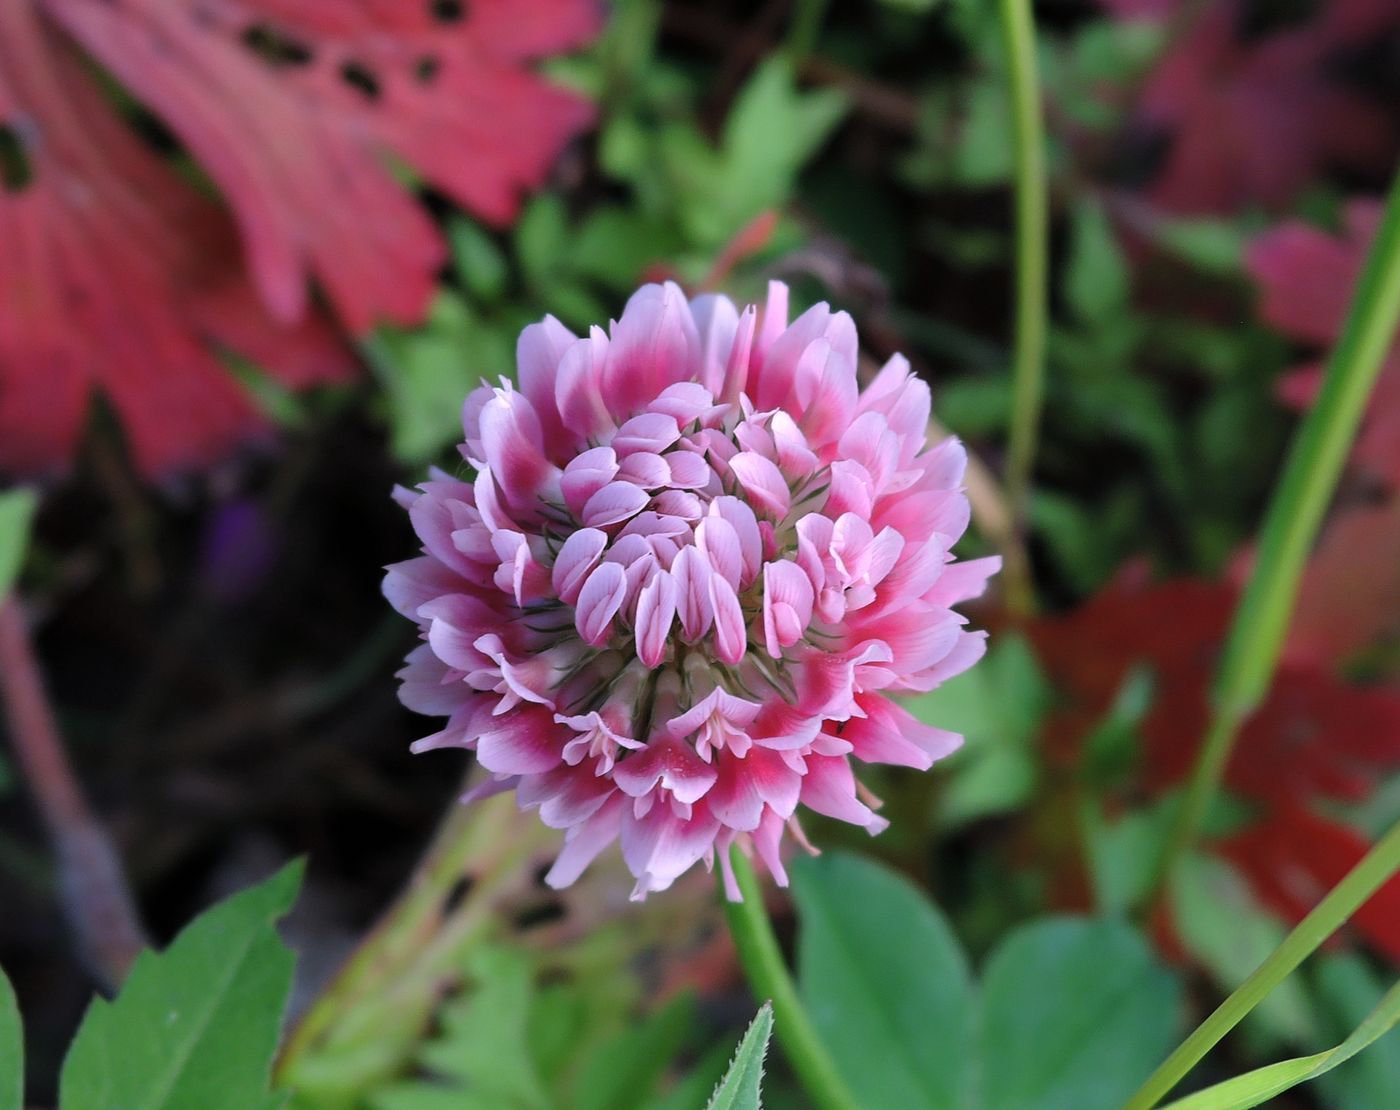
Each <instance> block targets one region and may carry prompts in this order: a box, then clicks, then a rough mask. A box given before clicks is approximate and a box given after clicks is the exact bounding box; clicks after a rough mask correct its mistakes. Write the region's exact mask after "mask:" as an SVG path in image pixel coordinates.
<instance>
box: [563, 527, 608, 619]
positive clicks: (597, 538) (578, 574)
mask: <svg viewBox="0 0 1400 1110" xmlns="http://www.w3.org/2000/svg"><path fill="white" fill-rule="evenodd" d="M607 546H608V536H607V533H606V532H600V531H599V530H598V529H597V528H580V529H579V530H578V531H576V532H572V533H570V535H569V538H568V539H567V540H565V541H564V546H563V547H561V548H560V549H559V554H558V555H556V556H555V557H554V570H553V572H552V574H551V576H550V579H551V582H552V584H553V586H554V592H555V594H556V595H557V596H558V598H559V600H561V601H563V602H564V603H565V604H568V605H576V604H577V603H578V596H579V591H580V590H582V589H583V583H584V580H585V579H586V578H587V577H588V574H589V572H590V571H591V570H592V569H593V568H594V567H595V566H596V565H597V563H598V560H599V559H601V558H602V557H603V549H604V548H606V547H607Z"/></svg>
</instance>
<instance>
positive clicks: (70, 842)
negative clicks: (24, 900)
mask: <svg viewBox="0 0 1400 1110" xmlns="http://www.w3.org/2000/svg"><path fill="white" fill-rule="evenodd" d="M0 700H3V702H4V706H5V711H6V714H5V715H6V720H7V722H8V724H9V732H10V740H11V743H13V744H14V748H15V753H16V754H17V755H18V756H19V764H20V767H21V768H23V770H24V777H25V779H26V781H27V782H28V784H29V787H30V789H31V790H32V791H33V792H34V798H35V801H36V802H37V803H38V806H39V812H40V814H41V815H42V817H43V819H44V824H45V825H46V826H47V827H48V831H49V836H50V837H51V839H52V840H53V845H54V852H55V855H56V856H57V858H58V870H59V876H60V880H61V892H62V896H63V904H64V910H65V911H66V913H67V916H68V920H69V922H70V924H71V926H72V929H73V931H74V933H75V934H76V936H77V940H78V944H79V946H80V948H81V951H82V954H83V957H84V958H85V959H86V960H87V961H88V962H89V964H90V965H91V967H92V970H93V971H94V972H95V973H96V974H97V975H98V976H99V977H100V978H101V979H102V981H103V984H104V985H105V986H106V987H108V988H111V989H115V988H116V987H118V986H120V985H121V982H122V980H123V979H124V978H125V976H126V972H127V969H128V968H130V966H131V964H132V962H133V961H134V960H135V959H136V956H137V954H138V953H139V952H140V951H141V949H142V947H143V946H144V944H145V936H144V933H143V932H142V929H141V923H140V921H139V919H138V917H137V913H136V900H135V899H134V898H133V897H132V894H131V889H130V887H129V886H128V885H127V881H126V874H125V872H124V871H123V869H122V865H121V858H120V856H118V854H117V850H116V847H115V845H114V844H113V843H112V839H111V837H110V836H108V835H107V830H106V829H105V828H103V826H102V822H101V821H99V820H98V818H97V815H96V814H95V813H93V811H92V808H91V806H89V805H88V802H87V799H86V798H85V797H84V796H83V791H82V787H80V786H79V785H78V778H77V775H76V774H75V773H74V771H73V764H72V763H71V762H70V760H69V758H68V751H67V749H66V748H65V747H64V746H63V736H62V734H61V733H60V732H59V730H58V722H57V720H55V718H54V712H53V707H52V706H51V705H50V704H49V699H48V694H47V692H46V690H45V689H44V679H43V674H42V672H41V670H40V667H39V661H38V659H37V658H36V656H35V653H34V642H33V640H32V639H31V638H30V634H29V626H28V623H27V622H26V620H25V617H24V614H23V613H22V612H21V611H20V605H19V601H18V600H17V599H16V598H15V597H14V596H13V595H11V596H9V597H8V598H7V597H0Z"/></svg>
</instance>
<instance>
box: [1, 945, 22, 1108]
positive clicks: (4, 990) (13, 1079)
mask: <svg viewBox="0 0 1400 1110" xmlns="http://www.w3.org/2000/svg"><path fill="white" fill-rule="evenodd" d="M23 1107H24V1025H23V1023H22V1022H21V1020H20V1015H19V1003H18V1002H17V1001H16V1000H15V989H14V987H12V986H10V980H9V979H7V978H6V977H5V972H4V970H3V969H0V1110H23Z"/></svg>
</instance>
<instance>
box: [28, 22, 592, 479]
mask: <svg viewBox="0 0 1400 1110" xmlns="http://www.w3.org/2000/svg"><path fill="white" fill-rule="evenodd" d="M598 22H599V9H598V7H597V6H596V5H595V4H594V3H593V2H592V0H528V2H526V0H476V2H474V3H472V4H470V5H464V4H460V3H458V4H454V3H438V4H428V3H422V4H418V3H414V4H408V3H400V2H398V0H366V2H363V3H359V4H348V3H331V2H328V0H321V2H314V0H313V2H302V3H292V2H290V0H229V2H221V3H218V4H206V3H202V2H196V0H168V2H161V3H157V2H155V0H106V2H98V0H4V2H3V3H0V128H3V129H4V130H3V132H0V138H3V139H8V140H11V142H12V145H13V141H16V140H17V142H18V149H19V152H20V154H21V157H22V163H21V164H20V165H19V168H18V172H16V167H15V165H13V164H9V163H7V165H8V166H9V172H10V173H11V175H12V177H13V180H10V179H7V180H5V181H4V182H0V258H3V260H4V265H3V268H0V467H4V468H6V469H10V470H20V471H39V470H45V469H51V468H53V467H56V466H59V465H61V464H62V463H63V462H65V461H66V460H67V459H68V458H70V457H71V455H72V451H73V448H74V444H75V442H76V439H77V436H78V433H79V431H80V429H81V426H82V423H83V420H84V417H85V414H86V412H87V409H88V406H89V402H90V400H91V397H92V395H93V394H94V392H98V391H100V392H101V393H103V394H105V395H106V396H107V397H108V398H109V399H110V400H111V402H112V404H113V406H114V408H115V409H116V410H117V412H118V414H119V415H120V417H121V419H122V422H123V425H124V427H125V430H126V433H127V436H128V438H129V440H130V443H131V447H132V451H133V453H134V455H135V458H136V462H137V465H138V466H139V467H140V468H141V469H142V471H143V472H145V473H147V474H151V475H155V474H160V473H164V472H167V471H169V470H171V469H175V468H183V467H188V466H197V465H200V464H203V463H207V462H209V461H212V460H214V459H217V458H218V457H220V456H221V455H223V454H225V453H226V452H227V451H228V450H229V449H230V448H231V447H232V446H233V445H234V444H236V443H237V442H239V441H240V440H242V439H243V438H246V436H247V435H248V434H250V433H252V432H254V431H255V430H256V429H258V428H259V427H260V426H261V425H260V422H259V420H258V417H257V415H256V413H255V412H254V411H253V409H252V407H251V405H250V404H249V402H248V400H247V398H246V396H245V394H244V392H243V390H242V389H241V388H240V387H239V386H238V385H237V384H236V383H235V382H234V381H233V380H232V379H231V378H230V377H229V376H228V374H227V372H226V371H225V369H224V367H223V366H222V364H221V363H220V361H219V360H218V358H217V357H216V355H217V352H218V351H220V350H223V349H228V350H232V351H236V352H238V353H241V354H243V355H246V356H248V357H249V358H251V359H253V360H254V361H256V362H257V363H259V364H261V365H262V366H263V367H265V368H266V369H267V370H268V371H270V372H271V373H272V374H274V375H275V376H276V377H277V378H279V379H280V380H282V381H283V382H285V383H286V384H288V385H291V386H294V387H296V386H303V385H308V384H311V383H314V382H318V381H325V380H331V379H335V378H340V377H344V376H346V375H347V374H349V373H350V372H351V371H352V369H353V360H352V359H351V358H350V356H349V353H348V352H347V351H346V350H345V349H344V348H343V346H342V345H341V344H340V343H339V342H338V340H337V339H336V338H335V336H334V333H333V331H332V329H331V328H330V327H329V326H328V324H327V323H326V322H325V321H324V320H322V319H320V318H319V317H318V315H317V314H316V313H314V312H312V311H309V310H308V300H307V297H308V279H310V280H312V281H314V282H316V283H318V284H319V285H320V286H321V287H322V288H324V290H325V291H326V294H327V296H328V298H329V300H330V302H331V303H332V306H333V307H334V308H335V309H336V310H337V311H338V312H339V314H340V316H341V317H342V319H343V320H344V321H345V322H346V324H348V325H349V326H350V327H351V328H352V329H353V330H357V331H358V330H363V329H365V328H367V327H369V326H370V325H371V324H373V323H374V322H376V321H378V320H389V321H395V322H411V321H414V320H416V319H418V318H420V317H421V315H422V313H423V311H424V310H425V309H426V305H427V302H428V298H429V297H430V295H431V293H432V289H433V284H434V279H435V273H436V270H437V268H438V267H439V265H440V263H441V261H442V259H443V256H444V247H443V245H442V242H441V240H440V237H439V235H438V233H437V231H436V229H435V227H434V225H433V224H432V222H431V221H430V220H429V219H428V217H427V215H426V214H425V213H424V212H423V211H422V209H421V208H420V207H419V205H418V203H417V201H416V200H415V199H414V198H413V197H412V195H411V194H410V193H408V192H406V191H405V190H404V189H403V188H402V187H401V186H400V185H399V184H398V183H397V181H396V179H395V177H394V176H393V173H392V171H391V168H390V165H389V162H388V160H389V159H391V158H395V159H398V160H399V161H401V162H402V163H404V164H407V165H408V166H410V167H412V168H413V169H415V170H417V171H418V172H419V173H421V174H422V175H423V177H424V178H425V179H426V180H427V181H429V182H430V183H432V184H433V185H435V186H436V187H438V188H439V189H440V190H441V191H443V192H444V193H446V194H447V195H448V196H450V197H452V198H453V199H455V200H457V201H458V202H460V203H461V204H462V205H464V206H465V207H467V208H469V209H471V210H472V211H473V212H475V213H476V214H478V215H479V216H481V217H482V218H484V219H487V220H491V221H494V222H497V223H500V222H505V221H508V220H510V219H511V218H512V217H513V216H514V214H515V212H516V209H517V206H518V204H519V200H520V197H521V194H522V192H523V191H524V190H527V189H529V188H531V187H533V186H535V185H538V184H539V182H540V181H541V179H542V178H543V175H544V174H545V172H546V171H547V169H548V167H549V164H550V163H551V162H552V160H553V158H554V156H555V155H556V154H557V153H558V151H559V149H560V147H561V146H562V145H563V143H564V142H565V141H567V139H568V138H570V137H571V136H572V135H573V134H575V133H577V131H578V130H579V129H580V128H582V127H583V126H584V125H585V124H586V123H587V122H588V119H589V118H590V114H591V110H590V108H589V106H588V105H587V104H586V103H584V102H583V101H581V100H580V99H579V98H577V97H576V96H574V95H573V94H571V93H568V92H565V91H563V90H560V89H557V88H555V87H553V86H551V85H549V84H548V83H547V82H545V81H544V80H543V79H542V78H540V77H539V76H537V75H536V74H534V73H533V72H531V71H530V69H529V68H528V67H527V63H529V62H530V61H531V60H533V59H535V58H538V57H541V56H543V55H545V54H548V53H552V52H555V51H558V50H562V49H566V48H568V47H570V46H573V45H575V44H577V43H579V42H581V41H583V40H585V39H586V38H587V37H588V36H590V35H591V34H592V33H593V31H594V30H596V28H597V26H598ZM78 47H81V48H82V49H85V50H86V51H88V52H89V53H90V54H91V55H93V56H95V57H96V58H97V60H98V61H100V62H101V63H102V64H103V65H105V66H106V67H107V68H108V69H109V70H110V71H111V72H112V73H113V74H115V75H116V76H117V77H118V78H119V79H120V81H121V82H122V83H123V84H125V85H126V86H127V87H128V88H129V89H130V90H131V91H132V92H133V93H134V95H135V96H136V97H137V98H138V99H139V100H141V101H142V102H143V103H144V104H145V106H146V107H148V108H149V109H150V110H151V111H152V112H153V113H154V115H155V116H157V117H158V118H159V119H161V120H162V121H163V122H164V123H165V124H166V125H168V127H169V128H170V130H171V131H172V132H173V133H174V134H175V136H176V137H177V138H178V139H179V141H180V142H181V144H182V145H183V146H184V147H185V148H186V149H187V150H188V151H189V153H190V154H191V155H192V156H193V157H194V158H195V160H196V161H197V162H198V163H200V165H201V166H202V168H203V169H204V170H205V171H206V172H207V173H208V175H209V178H210V179H211V181H212V183H213V185H214V186H215V187H216V189H217V190H218V192H219V194H220V196H221V198H222V200H223V201H224V202H225V203H226V204H227V206H228V207H227V208H224V207H223V205H221V204H219V203H216V202H215V201H213V200H210V199H208V198H207V197H205V196H204V195H203V193H202V192H201V191H199V190H198V189H196V188H195V187H193V186H191V185H190V184H189V183H188V182H187V181H186V179H184V178H183V177H181V176H180V175H178V174H177V173H175V172H174V170H173V169H172V168H171V167H170V166H169V165H168V164H167V163H166V162H165V161H164V160H162V159H161V158H159V157H157V156H156V155H155V154H154V153H153V152H152V151H151V150H150V149H149V148H148V146H147V145H146V144H145V143H144V141H143V140H141V139H140V138H139V137H138V136H137V134H136V133H135V132H133V131H132V130H131V129H130V128H129V126H128V125H127V123H126V122H125V121H124V120H123V118H122V117H121V116H119V115H118V114H117V113H116V112H114V111H113V109H112V107H111V105H110V104H109V103H108V101H107V99H106V98H105V97H104V95H103V94H102V92H101V90H100V89H99V88H98V86H97V84H96V83H95V82H94V81H93V80H92V78H91V66H90V65H89V63H88V62H87V61H85V60H84V59H83V58H82V57H81V56H80V54H79V52H78ZM13 153H14V150H13V149H12V150H11V154H12V155H13ZM13 161H14V159H13V158H11V159H10V162H11V163H13ZM245 270H246V274H245ZM250 278H251V280H250Z"/></svg>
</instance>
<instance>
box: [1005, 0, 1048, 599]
mask: <svg viewBox="0 0 1400 1110" xmlns="http://www.w3.org/2000/svg"><path fill="white" fill-rule="evenodd" d="M998 4H999V8H1000V14H1001V31H1002V42H1003V44H1004V46H1005V48H1006V55H1007V71H1008V76H1009V78H1010V91H1011V123H1012V132H1013V142H1014V147H1013V152H1014V155H1015V164H1016V181H1015V188H1016V278H1015V283H1016V284H1015V292H1016V309H1015V346H1014V349H1013V353H1012V363H1011V366H1012V370H1011V404H1012V408H1011V433H1010V440H1009V442H1008V445H1007V457H1006V488H1007V494H1008V497H1009V499H1010V502H1011V511H1012V513H1013V515H1014V517H1015V519H1016V521H1017V522H1018V524H1019V525H1020V526H1022V527H1023V526H1024V523H1025V516H1026V512H1027V509H1028V507H1029V494H1030V481H1031V469H1032V466H1033V465H1034V461H1035V450H1036V431H1037V427H1038V425H1039V423H1040V408H1041V402H1042V398H1043V394H1044V378H1045V333H1046V279H1047V273H1048V265H1049V263H1048V257H1049V249H1048V237H1049V227H1048V221H1049V216H1048V211H1049V206H1048V202H1047V199H1046V181H1045V138H1044V128H1043V125H1042V119H1041V108H1040V84H1039V78H1038V76H1037V74H1036V57H1035V24H1034V21H1033V19H1032V16H1031V4H1030V0H998ZM1010 600H1011V601H1012V602H1013V604H1023V603H1025V602H1026V601H1027V599H1024V598H1021V599H1015V598H1012V599H1010Z"/></svg>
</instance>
